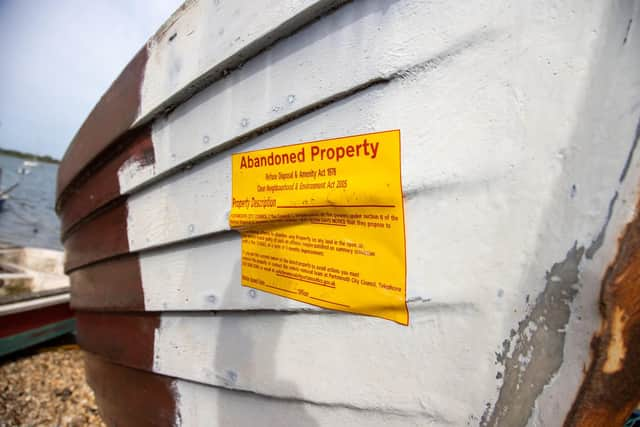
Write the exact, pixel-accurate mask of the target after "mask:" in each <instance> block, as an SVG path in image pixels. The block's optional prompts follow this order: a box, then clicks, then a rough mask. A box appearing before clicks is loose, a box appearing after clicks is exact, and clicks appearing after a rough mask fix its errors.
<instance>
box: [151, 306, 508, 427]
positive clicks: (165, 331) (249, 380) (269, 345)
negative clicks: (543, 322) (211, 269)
mask: <svg viewBox="0 0 640 427" xmlns="http://www.w3.org/2000/svg"><path fill="white" fill-rule="evenodd" d="M501 314H502V313H498V312H495V313H494V312H482V311H480V310H479V309H478V307H475V306H470V305H467V304H464V303H460V304H453V305H450V306H446V307H444V306H435V307H427V306H426V305H423V306H421V307H419V308H416V309H415V310H412V313H411V315H412V322H411V325H410V326H409V327H404V326H400V325H396V324H394V323H392V322H388V321H384V320H379V319H374V318H368V317H363V316H355V315H339V314H336V315H327V314H325V315H311V314H304V315H289V316H286V315H285V316H283V315H273V314H264V313H263V314H258V315H251V316H248V315H245V314H236V315H225V316H212V315H208V314H204V315H190V316H184V315H170V314H166V313H164V314H163V315H162V320H161V327H160V329H158V330H157V333H156V338H155V349H156V350H155V362H154V371H155V372H158V373H163V374H167V375H173V376H178V377H180V378H184V379H189V380H194V381H197V382H201V383H205V384H215V385H218V386H221V387H225V388H232V389H239V390H250V391H254V392H257V393H259V394H264V395H268V396H273V397H277V398H283V399H285V398H291V399H296V400H299V399H304V400H309V401H312V402H314V403H317V404H323V405H332V406H344V405H348V406H351V407H355V408H359V409H363V410H367V411H372V412H373V411H382V412H391V413H397V414H406V415H410V416H416V415H420V416H422V417H424V418H427V419H428V418H433V419H437V420H438V421H439V422H438V423H437V425H444V424H447V423H449V424H451V425H464V424H465V422H466V421H467V420H468V419H469V417H470V416H471V415H473V414H474V413H477V412H478V411H479V410H481V409H482V407H483V406H484V399H485V398H487V397H488V396H492V395H493V394H494V393H495V375H496V367H495V365H494V363H493V361H494V357H495V355H494V354H493V352H492V351H491V350H496V351H497V350H498V349H497V348H494V346H495V343H494V342H493V340H492V338H493V337H494V336H495V334H496V332H497V330H498V329H500V327H499V325H500V322H501ZM476 323H481V324H483V325H487V329H486V330H484V331H483V333H482V334H478V333H475V334H471V333H470V328H469V325H471V324H476ZM492 325H494V326H492ZM444 373H446V375H444ZM468 383H473V384H474V386H473V387H468V386H466V384H468Z"/></svg>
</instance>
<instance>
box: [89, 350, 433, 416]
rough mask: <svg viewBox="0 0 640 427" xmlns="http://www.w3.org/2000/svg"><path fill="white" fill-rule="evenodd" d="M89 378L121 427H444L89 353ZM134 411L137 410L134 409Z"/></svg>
mask: <svg viewBox="0 0 640 427" xmlns="http://www.w3.org/2000/svg"><path fill="white" fill-rule="evenodd" d="M85 360H86V368H87V379H88V382H89V384H90V385H91V387H92V388H93V390H94V392H95V395H96V400H97V402H98V405H99V407H100V413H101V415H102V418H103V419H104V420H105V422H107V424H110V425H118V426H128V425H131V426H136V427H138V426H146V425H149V426H152V425H153V426H157V425H173V424H174V423H176V425H184V426H203V427H204V426H212V425H213V426H234V427H250V426H255V425H256V422H257V420H259V424H260V425H261V426H273V427H279V426H304V427H311V426H327V427H333V426H354V427H355V426H368V427H378V426H380V427H387V426H398V427H401V426H402V427H405V426H407V427H410V426H416V427H417V426H424V425H429V424H433V423H440V424H443V423H446V420H445V419H441V418H438V417H434V416H428V415H427V414H397V413H386V412H383V411H380V410H378V409H377V408H371V410H367V411H363V410H357V409H354V408H348V407H340V406H322V405H315V404H313V403H311V402H303V401H296V400H281V399H276V398H272V397H271V396H260V395H256V394H253V393H243V392H241V391H234V390H227V389H221V388H217V387H209V386H206V385H203V384H198V383H194V382H190V381H184V380H180V379H177V378H172V377H167V376H163V375H154V374H151V373H148V372H145V371H140V370H136V369H131V368H127V367H124V366H120V365H116V364H113V363H109V362H107V361H105V360H104V359H102V358H100V357H97V356H95V355H92V354H90V353H87V354H86V356H85ZM131 408H135V411H131Z"/></svg>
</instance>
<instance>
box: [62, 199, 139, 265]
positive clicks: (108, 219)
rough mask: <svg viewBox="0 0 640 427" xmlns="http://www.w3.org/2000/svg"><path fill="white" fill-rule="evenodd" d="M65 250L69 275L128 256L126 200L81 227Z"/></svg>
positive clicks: (71, 236)
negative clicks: (81, 269)
mask: <svg viewBox="0 0 640 427" xmlns="http://www.w3.org/2000/svg"><path fill="white" fill-rule="evenodd" d="M64 247H65V249H66V251H67V262H66V265H65V269H66V271H67V272H69V271H71V270H74V269H77V268H79V267H82V266H84V265H86V264H89V263H92V262H95V261H97V260H100V259H104V258H109V257H112V256H114V255H122V254H126V253H127V252H129V240H128V238H127V204H126V200H121V202H119V203H118V204H117V205H115V206H113V207H112V208H110V209H108V210H106V211H104V212H102V213H100V214H99V215H98V216H96V217H95V218H92V219H91V220H90V221H87V222H83V223H81V224H80V225H79V226H78V228H76V229H75V230H74V232H73V233H72V234H71V235H70V236H69V237H68V238H67V240H66V241H65V242H64Z"/></svg>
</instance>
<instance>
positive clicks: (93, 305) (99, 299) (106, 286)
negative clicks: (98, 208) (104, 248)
mask: <svg viewBox="0 0 640 427" xmlns="http://www.w3.org/2000/svg"><path fill="white" fill-rule="evenodd" d="M69 280H70V282H71V295H72V301H71V306H72V307H73V308H74V309H76V310H99V311H110V310H125V311H139V310H144V309H145V295H144V290H143V288H142V279H141V277H140V262H139V260H138V255H137V254H128V255H126V256H123V257H120V258H115V259H111V260H108V261H104V262H101V263H98V264H93V265H90V266H88V267H85V268H82V269H79V270H75V271H73V272H72V273H71V274H70V275H69ZM158 285H161V284H160V283H158ZM175 286H177V287H182V286H184V285H183V284H182V283H180V282H173V283H170V284H168V286H167V287H168V289H172V288H173V287H175ZM163 303H165V304H167V306H173V305H174V302H173V301H172V300H170V299H167V300H165V301H164V302H163ZM149 309H150V310H153V309H154V308H153V306H152V305H149ZM156 309H158V308H157V307H156Z"/></svg>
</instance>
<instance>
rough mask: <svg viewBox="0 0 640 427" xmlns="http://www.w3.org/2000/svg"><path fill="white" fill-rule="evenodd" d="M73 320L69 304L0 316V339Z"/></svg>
mask: <svg viewBox="0 0 640 427" xmlns="http://www.w3.org/2000/svg"><path fill="white" fill-rule="evenodd" d="M71 318H73V312H72V311H71V308H69V304H68V303H63V304H56V305H50V306H47V307H40V308H36V309H34V310H29V311H23V312H20V313H13V314H9V315H7V316H0V338H4V337H8V336H11V335H15V334H19V333H21V332H26V331H29V330H31V329H35V328H40V327H42V326H46V325H49V324H51V323H55V322H60V321H62V320H67V319H71Z"/></svg>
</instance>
